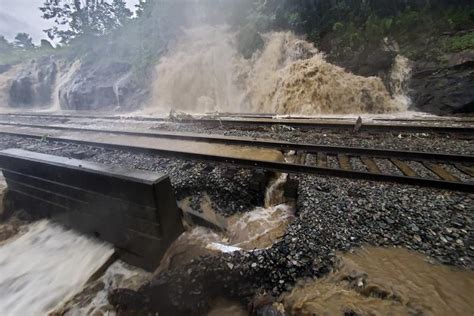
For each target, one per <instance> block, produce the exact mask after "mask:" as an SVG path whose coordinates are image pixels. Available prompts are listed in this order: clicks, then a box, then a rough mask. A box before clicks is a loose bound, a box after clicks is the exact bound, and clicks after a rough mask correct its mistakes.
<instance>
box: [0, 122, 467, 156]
mask: <svg viewBox="0 0 474 316" xmlns="http://www.w3.org/2000/svg"><path fill="white" fill-rule="evenodd" d="M1 125H7V126H17V127H32V128H41V129H52V130H64V131H75V132H93V133H108V134H110V133H111V134H119V135H128V136H143V137H154V138H168V139H178V140H190V141H199V142H207V143H217V144H227V145H239V146H248V147H263V148H271V149H278V150H295V151H304V152H306V153H318V152H323V153H331V154H349V155H354V156H361V157H362V156H370V157H374V158H402V159H411V160H427V161H438V162H440V161H443V162H456V163H469V164H474V156H473V155H459V154H440V153H432V152H418V151H404V150H392V149H373V148H362V147H345V146H328V145H315V144H307V143H291V142H284V141H277V140H264V139H256V138H248V137H235V136H213V135H203V134H196V133H176V132H143V131H140V132H138V131H121V130H101V129H92V128H81V127H68V126H43V125H38V124H22V123H4V122H0V126H1Z"/></svg>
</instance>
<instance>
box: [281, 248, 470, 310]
mask: <svg viewBox="0 0 474 316" xmlns="http://www.w3.org/2000/svg"><path fill="white" fill-rule="evenodd" d="M472 293H474V272H472V271H461V270H457V269H455V268H452V267H448V266H444V265H437V264H432V263H429V262H428V261H427V259H426V257H424V256H422V255H420V254H418V253H415V252H412V251H409V250H406V249H402V248H364V249H359V250H357V251H355V252H354V253H351V254H344V255H341V256H340V260H339V263H338V265H337V268H336V270H335V272H333V273H331V274H330V275H328V276H327V277H325V278H322V279H319V280H315V281H310V282H306V283H303V284H300V285H299V286H297V287H296V288H295V289H294V290H293V291H292V292H291V293H289V294H285V295H284V296H283V297H282V301H283V302H284V305H285V307H286V309H287V311H288V312H290V313H292V314H295V315H315V314H317V315H342V314H344V313H351V312H352V313H356V314H360V315H414V314H417V315H418V314H423V315H450V314H451V315H472V313H473V312H474V304H473V303H472Z"/></svg>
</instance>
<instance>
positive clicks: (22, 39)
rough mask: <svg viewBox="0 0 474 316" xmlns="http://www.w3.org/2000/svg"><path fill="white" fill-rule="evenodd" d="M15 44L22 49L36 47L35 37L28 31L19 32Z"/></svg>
mask: <svg viewBox="0 0 474 316" xmlns="http://www.w3.org/2000/svg"><path fill="white" fill-rule="evenodd" d="M15 46H16V47H18V48H22V49H31V48H34V47H35V45H34V44H33V39H32V38H31V36H30V35H28V33H18V34H17V35H16V36H15Z"/></svg>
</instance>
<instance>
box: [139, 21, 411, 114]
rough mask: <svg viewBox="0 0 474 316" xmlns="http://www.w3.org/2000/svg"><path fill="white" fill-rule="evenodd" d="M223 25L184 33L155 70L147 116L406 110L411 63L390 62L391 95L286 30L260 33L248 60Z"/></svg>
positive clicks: (401, 59) (402, 60)
mask: <svg viewBox="0 0 474 316" xmlns="http://www.w3.org/2000/svg"><path fill="white" fill-rule="evenodd" d="M235 38H236V36H235V34H233V33H232V32H230V31H229V30H228V29H227V28H226V27H224V26H220V27H211V26H200V27H194V28H192V29H189V30H187V31H185V33H184V35H183V37H182V38H181V40H179V41H178V42H177V43H176V44H175V45H174V46H173V47H170V49H169V53H168V54H167V56H165V57H163V58H162V59H161V61H160V63H159V64H158V65H157V66H156V76H157V77H156V80H155V81H154V83H153V96H152V100H151V102H150V105H149V106H148V107H147V109H146V111H148V112H169V111H170V110H171V109H173V110H180V111H186V112H194V113H203V112H212V111H220V112H262V113H277V114H304V115H317V114H347V113H352V114H354V113H387V112H396V111H401V110H406V108H407V106H408V105H409V98H408V97H406V95H405V93H406V81H407V79H408V78H409V76H410V64H409V62H408V60H407V59H406V58H404V57H402V56H399V57H397V58H396V60H395V62H394V67H393V70H392V73H391V76H390V80H391V84H390V85H391V87H390V88H391V89H390V90H391V91H392V94H390V93H389V91H388V90H387V89H386V87H385V86H384V84H383V82H382V80H381V79H380V78H378V77H362V76H356V75H354V74H352V73H350V72H347V71H345V70H344V69H343V68H341V67H338V66H336V65H333V64H331V63H329V62H327V61H326V60H325V58H324V55H323V54H322V53H320V52H319V51H318V50H317V49H316V48H315V47H314V46H313V45H312V44H310V43H309V42H306V41H304V40H302V39H299V38H298V37H297V36H295V35H294V34H293V33H290V32H274V33H269V34H265V35H264V36H263V38H264V41H265V46H264V48H263V49H262V50H261V51H258V52H256V53H255V54H254V56H253V57H252V58H251V59H250V60H246V59H244V58H243V57H242V56H241V55H240V54H239V53H238V51H237V49H236V43H235V41H236V40H235Z"/></svg>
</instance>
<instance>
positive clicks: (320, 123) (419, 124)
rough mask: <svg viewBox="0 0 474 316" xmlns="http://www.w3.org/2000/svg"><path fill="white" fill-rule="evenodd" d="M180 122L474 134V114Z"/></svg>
mask: <svg viewBox="0 0 474 316" xmlns="http://www.w3.org/2000/svg"><path fill="white" fill-rule="evenodd" d="M0 118H2V119H15V118H33V119H34V118H43V119H54V118H55V119H62V120H69V119H92V120H113V121H118V120H123V121H144V122H157V123H158V122H170V120H169V118H167V117H157V116H126V115H124V116H118V115H88V114H38V113H0ZM177 122H179V123H182V124H185V123H188V124H198V125H202V126H207V127H215V126H219V127H225V128H235V127H263V126H266V127H272V126H278V125H285V126H288V127H292V128H299V129H329V130H349V131H352V130H356V131H358V132H392V133H402V132H403V133H435V134H458V135H474V118H473V119H471V118H453V119H452V121H451V122H450V121H447V120H445V119H435V118H431V119H428V118H426V119H381V118H374V119H371V120H370V121H368V122H366V121H364V122H363V123H362V124H361V125H360V126H358V124H357V121H356V119H348V118H343V117H341V118H337V117H334V118H277V119H276V118H273V117H272V116H270V115H269V114H266V115H265V114H263V115H256V114H234V115H232V114H228V115H225V114H221V115H203V116H195V117H191V116H184V117H181V118H179V119H178V120H177Z"/></svg>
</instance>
